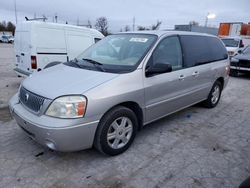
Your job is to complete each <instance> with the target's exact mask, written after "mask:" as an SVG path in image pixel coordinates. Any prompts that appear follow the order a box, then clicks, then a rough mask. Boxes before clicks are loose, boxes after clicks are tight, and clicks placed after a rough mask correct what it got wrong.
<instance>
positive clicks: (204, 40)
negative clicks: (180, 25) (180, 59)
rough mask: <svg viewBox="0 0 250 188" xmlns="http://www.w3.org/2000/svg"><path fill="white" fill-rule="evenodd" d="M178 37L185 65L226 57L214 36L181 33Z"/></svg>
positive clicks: (221, 45) (200, 63)
mask: <svg viewBox="0 0 250 188" xmlns="http://www.w3.org/2000/svg"><path fill="white" fill-rule="evenodd" d="M180 39H181V44H182V47H183V54H184V66H185V67H192V66H197V65H202V64H206V63H210V62H214V61H219V60H223V59H227V51H226V49H225V47H224V45H223V43H222V42H221V41H220V40H219V39H218V38H216V37H210V36H194V35H183V36H180Z"/></svg>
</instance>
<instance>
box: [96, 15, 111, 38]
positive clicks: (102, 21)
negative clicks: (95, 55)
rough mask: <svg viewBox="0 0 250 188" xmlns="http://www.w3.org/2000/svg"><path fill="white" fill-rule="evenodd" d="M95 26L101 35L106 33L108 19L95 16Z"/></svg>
mask: <svg viewBox="0 0 250 188" xmlns="http://www.w3.org/2000/svg"><path fill="white" fill-rule="evenodd" d="M95 28H96V29H97V30H99V31H100V32H101V33H102V34H103V35H105V36H107V35H108V20H107V18H106V17H100V18H97V20H96V24H95Z"/></svg>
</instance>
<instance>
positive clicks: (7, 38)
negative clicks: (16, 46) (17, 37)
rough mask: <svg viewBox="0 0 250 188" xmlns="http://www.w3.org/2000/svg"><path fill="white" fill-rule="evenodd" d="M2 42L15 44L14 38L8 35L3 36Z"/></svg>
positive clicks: (0, 38) (0, 39) (0, 40)
mask: <svg viewBox="0 0 250 188" xmlns="http://www.w3.org/2000/svg"><path fill="white" fill-rule="evenodd" d="M0 42H2V43H13V42H14V37H13V36H8V35H3V36H1V37H0Z"/></svg>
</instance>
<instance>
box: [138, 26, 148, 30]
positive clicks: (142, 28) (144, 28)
mask: <svg viewBox="0 0 250 188" xmlns="http://www.w3.org/2000/svg"><path fill="white" fill-rule="evenodd" d="M137 30H138V31H144V30H149V29H148V28H146V27H144V26H140V25H139V26H138V27H137Z"/></svg>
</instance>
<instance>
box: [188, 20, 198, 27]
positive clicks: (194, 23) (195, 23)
mask: <svg viewBox="0 0 250 188" xmlns="http://www.w3.org/2000/svg"><path fill="white" fill-rule="evenodd" d="M189 25H195V26H198V25H199V22H196V21H194V20H193V21H190V22H189Z"/></svg>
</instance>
